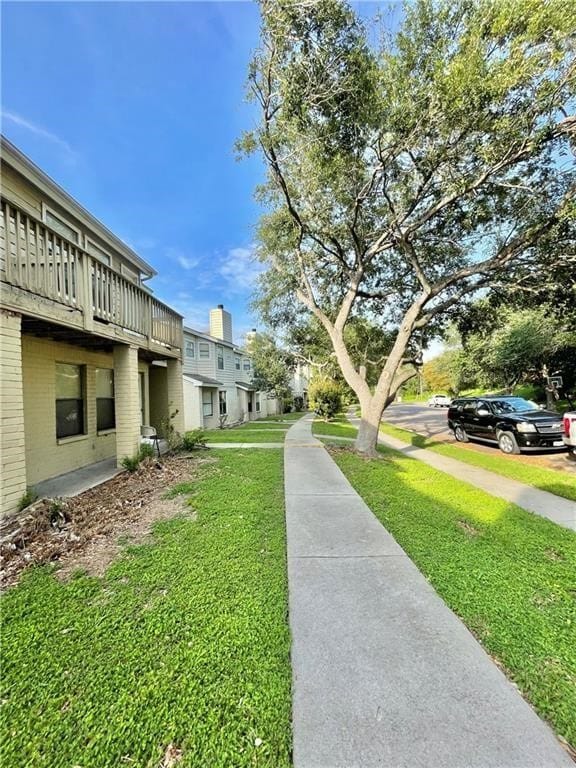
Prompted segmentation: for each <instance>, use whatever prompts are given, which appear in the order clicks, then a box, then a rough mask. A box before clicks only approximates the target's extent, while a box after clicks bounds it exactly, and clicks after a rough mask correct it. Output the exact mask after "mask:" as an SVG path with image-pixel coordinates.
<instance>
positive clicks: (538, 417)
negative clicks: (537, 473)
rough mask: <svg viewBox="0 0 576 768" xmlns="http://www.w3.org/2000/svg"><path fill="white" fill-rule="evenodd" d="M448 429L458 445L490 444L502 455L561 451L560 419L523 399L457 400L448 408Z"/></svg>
mask: <svg viewBox="0 0 576 768" xmlns="http://www.w3.org/2000/svg"><path fill="white" fill-rule="evenodd" d="M448 426H449V428H450V429H451V430H452V431H453V433H454V437H455V438H456V440H458V441H459V442H461V443H466V442H468V440H479V441H480V442H486V443H493V444H495V445H498V447H499V448H500V450H501V451H502V452H503V453H508V454H518V453H520V452H521V451H547V450H554V451H558V450H565V444H564V439H563V437H564V425H563V422H562V417H561V416H560V415H559V414H558V413H554V412H553V411H544V410H541V409H540V408H539V407H538V406H537V405H536V403H533V402H532V401H531V400H525V399H524V398H523V397H512V396H499V395H482V396H478V397H460V398H457V399H456V400H454V401H453V402H452V404H451V406H450V408H449V409H448Z"/></svg>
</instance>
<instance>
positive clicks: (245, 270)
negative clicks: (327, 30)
mask: <svg viewBox="0 0 576 768" xmlns="http://www.w3.org/2000/svg"><path fill="white" fill-rule="evenodd" d="M375 9H376V6H375V5H374V4H372V3H363V4H362V5H361V12H362V13H363V14H368V15H371V14H372V12H374V11H375ZM258 22H259V18H258V9H257V6H256V5H255V4H254V3H251V2H124V3H117V2H63V3H59V2H39V3H36V2H4V3H3V13H2V73H3V74H2V117H3V119H2V131H3V133H4V134H5V135H6V136H7V137H8V138H9V139H10V140H11V141H12V142H13V143H14V144H16V146H18V147H19V148H20V149H21V150H22V151H23V152H24V153H25V154H27V155H28V156H29V157H30V158H31V159H32V160H33V161H34V162H35V163H36V164H37V165H39V166H40V167H41V168H42V169H43V170H44V171H45V172H46V173H48V174H49V175H50V176H51V177H52V178H53V179H54V180H55V181H56V182H58V183H59V184H60V185H61V186H63V187H64V189H66V190H67V191H68V192H69V193H70V194H72V195H73V196H74V197H75V198H76V199H77V200H78V201H79V202H80V203H82V204H83V205H84V206H85V207H86V208H87V209H88V210H89V211H91V212H92V213H93V214H94V215H95V216H96V217H97V218H99V219H101V221H103V222H104V223H105V224H106V225H107V226H108V227H109V228H110V229H111V230H112V231H113V232H115V233H116V234H117V235H118V236H119V237H121V238H122V239H123V240H125V241H126V242H127V243H128V244H129V245H131V246H132V247H133V248H134V249H135V250H136V251H137V252H138V253H139V254H140V255H141V256H142V258H144V259H145V260H146V261H148V262H149V263H150V264H152V265H153V266H154V268H155V269H156V270H157V271H158V273H159V275H158V277H156V278H154V280H153V282H152V284H151V287H153V288H154V291H155V293H156V294H157V295H158V296H159V298H161V299H162V300H164V301H166V302H167V303H169V304H171V305H172V306H173V307H175V309H177V310H178V311H179V312H181V313H182V314H183V315H184V316H185V318H186V322H187V323H188V324H189V325H192V326H193V327H196V328H199V329H203V328H205V327H206V326H207V322H208V311H209V309H210V308H211V307H213V306H215V305H216V304H218V303H224V305H225V306H226V307H227V308H228V309H230V311H231V312H232V314H233V318H234V333H235V336H236V337H237V338H239V337H240V336H241V335H242V334H243V333H245V332H246V330H248V329H249V328H251V327H252V326H255V325H257V324H258V321H257V318H255V317H251V316H250V312H249V308H248V301H249V296H250V292H251V289H252V286H253V283H254V279H255V276H256V274H257V270H258V269H259V266H258V265H257V264H255V263H254V261H253V259H252V244H253V241H254V229H255V225H256V222H257V219H258V208H257V206H256V203H255V202H254V201H253V197H252V195H253V190H254V187H255V185H256V184H257V183H258V182H259V181H260V180H261V179H262V176H263V168H262V166H261V163H260V161H259V160H258V159H257V158H251V159H249V160H243V161H241V162H238V161H237V160H236V158H235V153H234V142H235V141H236V139H237V138H238V137H239V136H240V134H241V133H242V131H244V130H246V129H249V128H250V127H251V126H252V125H253V123H254V121H255V119H256V114H255V111H254V108H253V107H252V106H251V105H249V104H247V103H246V100H245V89H244V84H245V80H246V73H247V66H248V62H249V60H250V57H251V52H252V51H253V49H254V48H255V47H256V45H257V42H258Z"/></svg>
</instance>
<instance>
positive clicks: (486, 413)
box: [476, 408, 490, 416]
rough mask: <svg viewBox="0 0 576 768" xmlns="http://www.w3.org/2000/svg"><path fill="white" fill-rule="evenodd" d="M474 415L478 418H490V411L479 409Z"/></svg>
mask: <svg viewBox="0 0 576 768" xmlns="http://www.w3.org/2000/svg"><path fill="white" fill-rule="evenodd" d="M476 413H477V414H478V416H490V411H489V410H488V409H487V408H479V409H478V410H477V411H476Z"/></svg>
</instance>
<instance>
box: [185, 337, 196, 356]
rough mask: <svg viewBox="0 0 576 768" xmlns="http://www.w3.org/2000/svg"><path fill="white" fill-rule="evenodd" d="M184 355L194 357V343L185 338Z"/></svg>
mask: <svg viewBox="0 0 576 768" xmlns="http://www.w3.org/2000/svg"><path fill="white" fill-rule="evenodd" d="M186 357H196V345H195V344H194V342H193V341H188V340H186Z"/></svg>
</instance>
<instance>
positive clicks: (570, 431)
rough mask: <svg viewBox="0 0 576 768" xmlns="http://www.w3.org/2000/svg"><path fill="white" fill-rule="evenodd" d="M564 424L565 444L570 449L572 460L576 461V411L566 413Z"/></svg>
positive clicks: (563, 419)
mask: <svg viewBox="0 0 576 768" xmlns="http://www.w3.org/2000/svg"><path fill="white" fill-rule="evenodd" d="M562 422H563V424H564V444H565V445H566V446H567V447H568V453H569V454H570V458H571V459H574V460H576V411H568V413H565V414H564V416H563V418H562Z"/></svg>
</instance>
